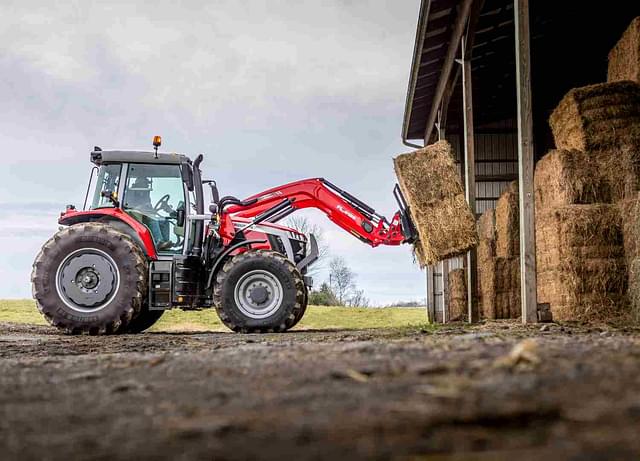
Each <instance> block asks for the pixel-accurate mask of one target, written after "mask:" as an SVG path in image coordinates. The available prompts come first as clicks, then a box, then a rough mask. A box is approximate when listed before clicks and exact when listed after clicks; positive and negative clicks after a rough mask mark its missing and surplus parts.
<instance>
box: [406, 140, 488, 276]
mask: <svg viewBox="0 0 640 461" xmlns="http://www.w3.org/2000/svg"><path fill="white" fill-rule="evenodd" d="M394 166H395V171H396V176H397V177H398V184H399V186H400V189H401V190H402V193H403V195H404V197H405V199H406V200H407V204H408V206H409V212H410V214H411V218H412V220H413V223H414V225H415V226H416V228H417V230H418V234H419V237H418V240H417V242H415V243H414V248H415V254H416V258H417V260H418V262H419V263H420V265H421V266H423V267H424V266H426V265H431V264H435V263H436V262H438V261H442V260H444V259H447V258H451V257H453V256H458V255H460V254H463V253H465V252H466V251H468V250H470V249H471V248H473V247H475V246H476V245H477V244H478V235H477V232H476V227H475V219H474V215H473V212H472V211H471V208H470V207H469V204H468V203H467V201H466V200H465V196H464V191H463V188H462V183H461V182H460V175H459V174H458V171H457V169H456V167H455V165H454V162H453V155H452V150H451V146H450V145H449V143H447V142H446V141H438V142H436V143H435V144H431V145H429V146H427V147H425V148H423V149H420V150H417V151H415V152H410V153H408V154H402V155H399V156H398V157H396V158H395V159H394Z"/></svg>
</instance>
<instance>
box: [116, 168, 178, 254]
mask: <svg viewBox="0 0 640 461" xmlns="http://www.w3.org/2000/svg"><path fill="white" fill-rule="evenodd" d="M123 209H124V210H125V211H126V212H127V213H128V214H129V215H131V216H132V217H133V218H135V219H136V220H137V221H139V222H140V223H142V224H144V225H145V226H147V228H148V229H149V231H150V232H151V235H152V236H153V240H154V242H155V245H156V250H157V251H158V252H160V253H181V252H182V248H183V245H184V228H185V226H184V223H179V222H178V211H179V210H182V211H183V214H184V209H185V197H184V188H183V186H182V176H181V174H180V167H179V166H178V165H136V164H130V165H129V170H128V174H127V183H126V187H125V192H124V200H123Z"/></svg>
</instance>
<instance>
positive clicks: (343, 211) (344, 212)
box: [336, 205, 358, 221]
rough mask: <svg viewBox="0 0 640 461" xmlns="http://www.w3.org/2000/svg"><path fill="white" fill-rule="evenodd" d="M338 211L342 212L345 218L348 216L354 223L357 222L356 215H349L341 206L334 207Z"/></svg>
mask: <svg viewBox="0 0 640 461" xmlns="http://www.w3.org/2000/svg"><path fill="white" fill-rule="evenodd" d="M336 208H337V209H338V210H340V211H342V213H343V214H346V215H347V216H349V217H350V218H351V219H353V220H354V221H357V220H358V217H357V216H356V215H354V214H353V213H351V212H350V211H349V210H347V209H345V208H344V207H343V206H342V205H338V206H337V207H336Z"/></svg>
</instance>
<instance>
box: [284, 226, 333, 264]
mask: <svg viewBox="0 0 640 461" xmlns="http://www.w3.org/2000/svg"><path fill="white" fill-rule="evenodd" d="M286 224H287V226H289V227H292V228H293V229H295V230H297V231H298V232H302V233H303V234H304V235H306V236H307V239H309V235H310V234H313V235H314V237H315V238H316V241H317V242H318V260H317V261H316V262H315V264H312V265H311V267H309V269H308V274H309V275H315V274H316V273H317V272H318V271H319V269H321V268H322V263H323V262H324V260H326V258H327V256H328V255H329V245H328V244H327V242H326V240H325V238H324V231H323V230H322V228H321V227H320V226H318V225H317V224H312V223H311V222H310V221H309V219H308V218H307V217H306V216H303V215H294V216H291V217H289V218H287V221H286Z"/></svg>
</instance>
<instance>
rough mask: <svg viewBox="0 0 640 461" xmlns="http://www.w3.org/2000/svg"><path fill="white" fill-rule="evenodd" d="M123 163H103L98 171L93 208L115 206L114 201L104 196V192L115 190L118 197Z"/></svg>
mask: <svg viewBox="0 0 640 461" xmlns="http://www.w3.org/2000/svg"><path fill="white" fill-rule="evenodd" d="M121 169H122V165H120V164H117V165H102V166H101V167H100V171H99V172H98V180H97V182H96V190H95V193H94V195H93V201H92V202H91V209H92V210H95V209H96V208H105V207H111V208H113V203H112V202H111V201H110V200H109V199H107V198H106V197H103V196H102V192H104V191H109V192H113V193H114V194H115V195H116V197H117V194H118V184H119V183H120V170H121Z"/></svg>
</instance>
